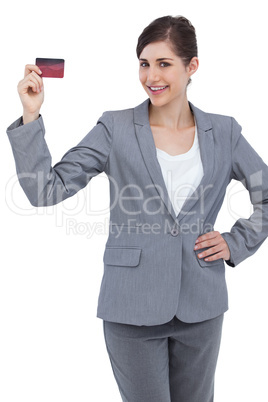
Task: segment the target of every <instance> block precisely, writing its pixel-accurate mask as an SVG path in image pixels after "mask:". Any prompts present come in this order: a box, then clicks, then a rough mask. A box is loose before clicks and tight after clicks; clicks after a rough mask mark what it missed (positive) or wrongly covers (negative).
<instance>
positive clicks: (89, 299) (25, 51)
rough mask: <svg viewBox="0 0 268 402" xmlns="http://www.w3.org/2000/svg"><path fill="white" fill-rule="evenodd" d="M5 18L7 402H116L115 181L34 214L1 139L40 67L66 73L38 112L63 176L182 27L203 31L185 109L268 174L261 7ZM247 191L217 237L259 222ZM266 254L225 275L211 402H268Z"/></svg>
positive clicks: (235, 196)
mask: <svg viewBox="0 0 268 402" xmlns="http://www.w3.org/2000/svg"><path fill="white" fill-rule="evenodd" d="M1 7H2V8H1V10H0V33H1V65H0V68H1V73H0V83H1V86H0V102H1V105H0V106H1V109H0V110H1V119H0V124H1V134H2V135H1V158H0V163H1V188H2V190H1V238H2V241H1V268H0V326H1V328H0V400H1V402H18V401H27V402H43V401H44V402H48V401H49V402H63V401H64V402H70V401H72V402H77V401H79V402H85V401H93V400H94V401H111V402H112V401H120V400H121V399H120V395H119V392H118V389H117V385H116V383H115V380H114V377H113V373H112V370H111V367H110V362H109V359H108V355H107V352H106V348H105V343H104V339H103V332H102V320H100V319H98V318H96V309H97V298H98V292H99V286H100V282H101V277H102V270H103V262H102V256H103V251H104V245H105V242H106V238H107V233H108V232H107V231H105V230H104V228H105V227H106V224H107V222H108V221H107V220H108V218H109V209H108V206H109V192H108V179H107V178H106V176H105V175H103V174H101V175H99V176H97V177H95V178H94V179H93V180H92V181H91V182H90V183H89V185H88V186H87V188H86V189H85V190H82V191H81V192H80V193H79V194H77V195H76V196H74V197H72V198H71V199H69V200H66V201H65V202H64V203H62V204H59V205H57V206H54V207H49V208H40V209H39V208H34V207H32V206H31V205H30V204H29V202H28V200H27V198H26V196H25V195H24V193H23V191H22V189H21V188H20V186H19V185H18V184H17V182H16V176H15V164H14V160H13V156H12V151H11V147H10V145H9V142H8V138H7V136H6V134H5V131H6V128H7V127H8V126H9V125H10V124H11V123H12V122H13V121H14V120H16V119H17V118H18V117H20V116H21V114H22V108H21V104H20V100H19V96H18V94H17V84H18V81H19V80H21V79H22V78H23V74H24V66H25V64H27V63H33V64H34V63H35V58H36V57H51V58H64V59H65V77H64V78H63V79H44V85H45V102H44V104H43V106H42V109H41V113H42V115H43V119H44V123H45V127H46V140H47V143H48V146H49V148H50V151H51V154H52V157H53V164H55V163H56V162H57V161H58V160H59V159H60V158H61V157H62V155H63V154H64V153H65V152H66V151H67V150H68V149H69V148H70V147H72V146H74V145H76V144H77V143H78V142H79V141H80V140H81V139H82V138H83V137H84V136H85V135H86V134H87V132H88V131H89V130H90V129H91V128H92V127H93V126H94V125H95V123H96V121H97V119H98V118H99V117H100V116H101V114H102V113H103V111H105V110H114V109H124V108H128V107H133V106H136V105H138V104H139V103H141V102H142V101H143V100H145V99H146V97H147V96H146V94H145V92H144V91H143V89H142V87H141V85H140V83H139V80H138V61H137V59H136V54H135V49H136V44H137V38H138V36H139V35H140V33H141V31H142V30H143V28H144V27H145V26H146V25H148V24H149V23H150V22H151V21H152V20H153V19H155V18H158V17H160V16H164V15H183V16H185V17H187V18H188V19H190V21H191V22H192V23H193V25H194V26H195V28H196V32H197V39H198V46H199V60H200V67H199V70H198V71H197V73H196V74H195V75H194V76H193V77H192V81H193V82H192V84H191V86H190V87H189V89H188V99H189V100H190V101H191V102H192V103H193V104H194V105H195V106H197V107H199V108H200V109H202V110H205V111H208V112H213V113H220V114H226V115H231V116H233V117H235V118H236V120H237V121H238V122H239V123H240V124H241V125H242V127H243V135H244V136H245V137H246V138H247V140H248V141H249V142H250V143H251V145H252V146H253V147H254V148H255V150H256V151H257V152H258V153H259V154H260V156H261V157H262V158H263V160H264V161H265V163H268V156H267V145H268V141H267V136H268V129H267V120H266V117H267V89H268V83H267V62H268V58H267V36H268V26H267V9H266V2H265V1H264V0H263V1H260V0H255V1H254V2H245V1H242V0H238V1H235V0H232V1H230V0H226V1H224V2H217V1H215V0H214V1H208V0H204V1H202V2H201V1H200V0H191V1H186V0H185V1H164V2H157V1H155V0H154V1H150V0H147V1H140V2H139V1H135V2H134V1H133V2H131V3H130V2H127V1H118V0H113V1H94V2H90V1H81V0H76V1H75V2H68V1H56V0H54V1H49V0H46V1H45V2H39V1H36V0H35V1H32V0H28V1H27V2H24V1H22V2H18V1H9V2H6V3H5V6H4V8H3V6H1ZM243 189H244V187H243V186H242V185H241V183H238V184H236V182H232V183H230V185H229V187H228V189H227V194H226V198H225V201H224V204H223V206H222V209H221V211H220V214H219V216H218V219H217V222H216V225H215V229H216V230H219V231H220V232H224V231H229V230H230V228H231V226H232V225H233V224H234V222H235V220H236V219H238V218H239V217H241V216H244V217H248V216H249V215H250V213H252V208H251V205H250V202H249V197H248V193H247V192H246V190H243ZM230 201H232V203H231V206H230V204H229V203H230ZM241 202H243V203H244V204H243V205H241ZM100 209H102V211H101V212H100V213H99V214H94V213H93V211H96V210H98V211H100ZM86 224H87V226H89V225H94V224H95V225H99V232H98V231H97V230H96V229H94V228H93V233H92V236H91V237H90V235H89V232H85V231H84V232H83V230H85V225H86ZM71 225H73V226H72V228H71ZM70 228H71V229H70ZM267 245H268V243H267V242H265V243H264V244H263V245H262V247H261V248H260V249H259V250H258V252H257V253H256V254H254V255H253V256H252V257H250V258H248V259H247V260H245V261H244V262H242V263H241V264H240V265H238V267H236V268H231V267H228V266H226V278H227V283H228V288H229V305H230V310H229V311H228V312H227V313H226V314H225V321H224V328H223V337H222V344H221V350H220V356H219V360H218V367H217V371H216V383H215V401H216V402H226V401H228V402H240V401H243V402H247V401H250V402H252V401H258V402H259V401H260V402H262V401H266V400H268V399H267V397H268V391H267V385H266V381H267V358H268V347H267V339H268V326H267V325H266V317H267V304H268V294H267V282H268V273H267V258H266V255H267ZM141 402H145V401H141ZM200 402H203V401H200Z"/></svg>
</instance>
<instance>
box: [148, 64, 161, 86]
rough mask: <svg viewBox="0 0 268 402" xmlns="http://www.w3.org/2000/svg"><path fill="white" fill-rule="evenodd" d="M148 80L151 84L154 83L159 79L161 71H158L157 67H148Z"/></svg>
mask: <svg viewBox="0 0 268 402" xmlns="http://www.w3.org/2000/svg"><path fill="white" fill-rule="evenodd" d="M147 81H148V82H149V83H150V84H153V83H154V82H157V81H159V72H158V71H157V69H155V68H152V67H150V68H149V69H148V73H147Z"/></svg>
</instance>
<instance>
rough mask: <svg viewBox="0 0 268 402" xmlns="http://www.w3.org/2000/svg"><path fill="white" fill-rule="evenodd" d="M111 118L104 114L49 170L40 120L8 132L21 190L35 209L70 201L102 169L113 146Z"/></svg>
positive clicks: (43, 132) (49, 164)
mask: <svg viewBox="0 0 268 402" xmlns="http://www.w3.org/2000/svg"><path fill="white" fill-rule="evenodd" d="M112 130H113V127H112V115H111V113H109V112H104V113H103V115H102V116H101V118H100V119H99V120H98V122H97V124H96V126H95V127H94V128H93V129H92V130H91V131H90V132H89V133H88V134H87V135H86V136H85V137H84V138H83V139H82V141H81V142H80V143H79V144H78V145H77V146H75V147H73V148H71V149H70V150H69V151H68V152H66V153H65V154H64V156H63V157H62V159H61V161H60V162H58V163H57V164H55V165H54V167H52V166H51V160H52V159H51V155H50V152H49V149H48V146H47V143H46V141H45V138H44V135H45V127H44V123H43V119H42V116H41V115H39V118H38V119H37V120H35V121H33V122H30V123H27V124H25V125H21V118H20V119H18V120H16V121H15V122H14V123H12V124H11V125H10V126H9V127H8V128H7V135H8V138H9V141H10V144H11V148H12V152H13V155H14V158H15V164H16V171H17V175H18V179H19V182H20V185H21V187H22V188H23V190H24V192H25V194H26V196H27V197H28V199H29V201H30V203H31V204H32V205H34V206H37V207H39V206H50V205H54V204H57V203H59V202H61V201H63V200H64V199H66V198H68V197H71V196H72V195H74V194H75V193H77V192H78V191H79V190H80V189H82V188H83V187H85V186H86V185H87V183H88V182H89V181H90V180H91V178H92V177H94V176H96V175H98V174H99V173H101V172H102V171H104V169H105V165H106V163H107V160H108V156H109V153H110V150H111V144H112Z"/></svg>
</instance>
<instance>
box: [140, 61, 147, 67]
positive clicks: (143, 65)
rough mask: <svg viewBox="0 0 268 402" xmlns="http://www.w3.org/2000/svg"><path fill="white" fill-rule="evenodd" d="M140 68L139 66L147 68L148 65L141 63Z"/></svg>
mask: <svg viewBox="0 0 268 402" xmlns="http://www.w3.org/2000/svg"><path fill="white" fill-rule="evenodd" d="M140 66H141V67H147V66H148V63H145V62H143V63H141V64H140Z"/></svg>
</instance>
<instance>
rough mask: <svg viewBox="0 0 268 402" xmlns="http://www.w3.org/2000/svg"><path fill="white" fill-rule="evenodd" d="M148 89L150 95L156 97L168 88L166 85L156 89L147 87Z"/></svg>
mask: <svg viewBox="0 0 268 402" xmlns="http://www.w3.org/2000/svg"><path fill="white" fill-rule="evenodd" d="M148 88H149V90H150V92H151V93H152V94H154V95H158V94H161V93H163V92H164V91H165V90H166V89H167V88H168V85H164V86H158V87H149V86H148Z"/></svg>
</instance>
